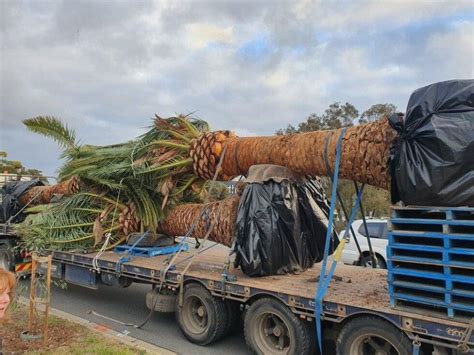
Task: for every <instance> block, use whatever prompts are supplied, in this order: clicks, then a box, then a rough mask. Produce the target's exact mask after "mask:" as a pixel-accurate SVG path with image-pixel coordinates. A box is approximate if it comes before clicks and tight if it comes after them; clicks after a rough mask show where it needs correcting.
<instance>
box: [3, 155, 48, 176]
mask: <svg viewBox="0 0 474 355" xmlns="http://www.w3.org/2000/svg"><path fill="white" fill-rule="evenodd" d="M7 158H8V153H7V152H3V151H0V173H4V172H6V173H8V174H18V175H31V176H34V177H39V176H41V175H42V172H41V170H38V169H28V168H26V167H24V166H23V164H22V162H21V161H18V160H8V159H7Z"/></svg>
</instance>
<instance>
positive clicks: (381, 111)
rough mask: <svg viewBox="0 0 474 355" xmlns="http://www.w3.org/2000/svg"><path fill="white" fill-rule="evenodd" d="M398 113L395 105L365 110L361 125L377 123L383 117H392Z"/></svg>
mask: <svg viewBox="0 0 474 355" xmlns="http://www.w3.org/2000/svg"><path fill="white" fill-rule="evenodd" d="M396 111H397V107H396V106H395V105H393V104H387V103H385V104H376V105H372V106H371V107H370V108H369V109H367V110H365V111H364V112H363V113H362V115H361V116H360V118H359V124H364V123H369V122H374V121H377V120H379V119H381V118H383V117H387V116H390V115H391V114H393V113H395V112H396Z"/></svg>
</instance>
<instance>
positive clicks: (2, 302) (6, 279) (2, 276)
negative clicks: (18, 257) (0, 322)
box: [0, 269, 16, 319]
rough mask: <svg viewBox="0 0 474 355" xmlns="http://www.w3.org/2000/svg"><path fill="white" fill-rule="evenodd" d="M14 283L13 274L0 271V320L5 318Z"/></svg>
mask: <svg viewBox="0 0 474 355" xmlns="http://www.w3.org/2000/svg"><path fill="white" fill-rule="evenodd" d="M15 283H16V279H15V275H14V274H13V273H11V272H8V271H5V270H3V269H0V319H2V318H3V317H5V313H6V311H7V309H8V305H9V304H10V301H11V299H12V294H13V291H14V289H15Z"/></svg>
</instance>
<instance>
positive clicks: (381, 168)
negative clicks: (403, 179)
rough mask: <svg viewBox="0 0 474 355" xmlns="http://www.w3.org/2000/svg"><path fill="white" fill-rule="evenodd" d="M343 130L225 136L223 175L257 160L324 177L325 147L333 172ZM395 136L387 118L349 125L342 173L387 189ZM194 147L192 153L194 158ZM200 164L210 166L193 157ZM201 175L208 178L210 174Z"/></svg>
mask: <svg viewBox="0 0 474 355" xmlns="http://www.w3.org/2000/svg"><path fill="white" fill-rule="evenodd" d="M341 130H342V129H336V130H327V131H314V132H307V133H301V134H293V135H286V136H273V137H249V138H236V137H229V138H227V139H226V140H225V146H226V152H225V154H224V155H223V161H222V166H221V168H222V171H221V176H222V177H224V178H225V177H229V176H230V177H232V176H237V175H241V174H245V173H247V171H248V169H249V168H250V167H251V166H252V165H257V164H275V165H282V166H285V167H287V168H289V169H291V170H293V171H295V172H298V173H300V174H303V175H313V176H327V175H328V174H329V173H330V172H329V171H328V169H327V168H326V163H325V151H327V159H328V163H329V166H330V169H331V171H333V169H334V163H335V160H336V146H337V141H338V137H339V134H340V133H341ZM396 136H397V133H396V131H395V130H393V129H392V128H391V127H390V125H389V123H388V119H383V120H379V121H376V122H373V123H369V124H365V125H359V126H354V127H349V128H348V129H347V131H346V133H345V135H344V139H343V140H342V157H341V163H340V177H341V178H345V179H350V180H355V181H359V182H363V183H367V184H369V185H373V186H377V187H381V188H384V189H389V187H390V170H389V156H390V147H391V145H392V143H393V141H394V139H395V138H396ZM197 143H198V145H199V144H200V142H197ZM207 144H209V143H207ZM218 144H220V143H218ZM326 147H327V148H326ZM194 150H196V145H195V146H194V147H193V151H194ZM193 151H192V152H193ZM192 152H191V157H193V159H194V160H196V156H193V154H192ZM212 160H215V159H212ZM202 165H209V161H207V162H205V163H202V161H199V162H195V166H202ZM214 166H215V165H214ZM214 171H215V168H214ZM196 173H199V172H198V171H196ZM203 177H204V178H209V174H207V175H206V176H203Z"/></svg>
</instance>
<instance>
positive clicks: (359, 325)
mask: <svg viewBox="0 0 474 355" xmlns="http://www.w3.org/2000/svg"><path fill="white" fill-rule="evenodd" d="M370 351H372V352H374V351H375V352H376V353H378V352H377V351H385V353H390V354H391V353H393V351H396V352H397V353H398V354H399V355H405V354H411V353H412V351H413V345H412V342H411V341H410V339H408V337H407V336H406V335H405V334H404V333H403V332H402V331H400V330H399V329H398V328H396V327H395V326H394V325H392V324H391V323H389V322H387V321H385V320H383V319H381V318H379V317H373V316H363V317H359V318H356V319H353V320H351V321H349V322H348V323H347V324H345V325H344V326H343V327H342V329H341V332H340V333H339V336H338V338H337V342H336V352H337V354H338V355H364V354H367V353H372V352H370Z"/></svg>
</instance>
